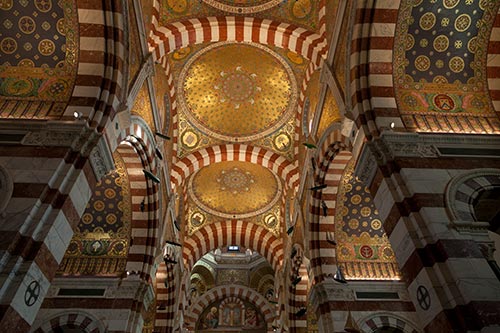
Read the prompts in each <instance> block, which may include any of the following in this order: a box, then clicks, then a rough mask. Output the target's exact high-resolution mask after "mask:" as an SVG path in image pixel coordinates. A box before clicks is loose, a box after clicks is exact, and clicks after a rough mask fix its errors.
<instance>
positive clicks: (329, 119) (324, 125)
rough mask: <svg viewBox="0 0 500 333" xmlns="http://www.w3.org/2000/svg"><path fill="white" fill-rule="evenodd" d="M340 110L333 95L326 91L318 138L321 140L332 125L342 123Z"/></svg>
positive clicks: (328, 90)
mask: <svg viewBox="0 0 500 333" xmlns="http://www.w3.org/2000/svg"><path fill="white" fill-rule="evenodd" d="M340 119H341V116H340V110H339V107H338V105H337V102H336V101H335V98H334V97H333V95H332V92H331V91H330V89H327V90H326V98H325V104H324V105H323V110H322V112H321V118H320V120H319V125H318V132H317V134H318V138H321V136H322V135H323V133H325V131H326V130H327V129H328V127H330V125H332V124H333V123H334V122H338V121H340Z"/></svg>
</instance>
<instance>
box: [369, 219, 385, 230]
mask: <svg viewBox="0 0 500 333" xmlns="http://www.w3.org/2000/svg"><path fill="white" fill-rule="evenodd" d="M371 227H372V229H373V230H379V229H380V228H381V227H382V222H381V221H380V220H379V219H374V220H373V221H372V222H371Z"/></svg>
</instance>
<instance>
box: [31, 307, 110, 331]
mask: <svg viewBox="0 0 500 333" xmlns="http://www.w3.org/2000/svg"><path fill="white" fill-rule="evenodd" d="M63 326H67V327H72V328H79V329H81V330H82V332H85V333H105V332H106V328H105V326H104V324H103V323H102V322H101V321H100V320H99V319H97V318H96V317H94V316H93V315H92V314H90V313H87V312H83V311H68V312H60V313H57V314H55V315H53V316H51V317H49V318H48V319H47V320H45V321H44V322H43V323H42V324H41V325H40V326H38V328H36V329H34V330H31V331H30V332H33V333H52V332H58V331H56V329H58V328H61V327H63Z"/></svg>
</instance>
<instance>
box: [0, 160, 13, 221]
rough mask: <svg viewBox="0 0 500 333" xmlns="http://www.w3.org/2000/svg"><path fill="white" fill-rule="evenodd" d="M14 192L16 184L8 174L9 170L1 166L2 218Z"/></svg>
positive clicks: (0, 208) (0, 196) (0, 206)
mask: <svg viewBox="0 0 500 333" xmlns="http://www.w3.org/2000/svg"><path fill="white" fill-rule="evenodd" d="M13 190H14V183H13V181H12V177H11V176H10V175H9V173H8V172H7V169H6V168H4V167H3V166H2V165H0V216H1V214H2V213H3V211H4V210H5V209H6V208H7V205H8V203H9V201H10V198H11V197H12V191H13Z"/></svg>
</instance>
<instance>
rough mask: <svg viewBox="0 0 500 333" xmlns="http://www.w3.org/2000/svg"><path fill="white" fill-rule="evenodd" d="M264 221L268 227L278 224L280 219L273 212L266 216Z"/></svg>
mask: <svg viewBox="0 0 500 333" xmlns="http://www.w3.org/2000/svg"><path fill="white" fill-rule="evenodd" d="M264 223H265V224H266V226H267V227H268V228H274V227H275V226H276V224H278V219H277V218H276V215H274V214H272V213H271V214H268V215H266V217H264Z"/></svg>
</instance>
